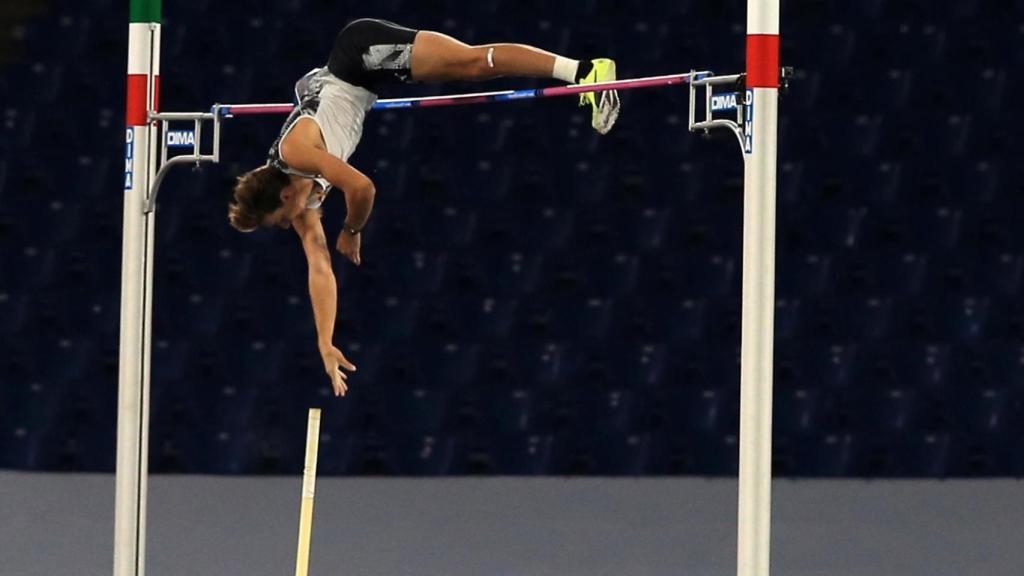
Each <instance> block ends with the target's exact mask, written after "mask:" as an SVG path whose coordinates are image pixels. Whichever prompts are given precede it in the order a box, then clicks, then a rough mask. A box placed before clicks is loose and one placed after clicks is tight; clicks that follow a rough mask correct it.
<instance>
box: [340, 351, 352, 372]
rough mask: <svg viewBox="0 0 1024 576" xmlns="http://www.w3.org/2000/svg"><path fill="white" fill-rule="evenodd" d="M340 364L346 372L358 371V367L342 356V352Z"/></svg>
mask: <svg viewBox="0 0 1024 576" xmlns="http://www.w3.org/2000/svg"><path fill="white" fill-rule="evenodd" d="M338 364H341V365H342V366H344V367H345V369H346V370H351V371H353V372H355V371H356V365H355V364H353V363H351V362H349V361H348V358H345V355H344V354H342V353H341V352H340V351H339V352H338Z"/></svg>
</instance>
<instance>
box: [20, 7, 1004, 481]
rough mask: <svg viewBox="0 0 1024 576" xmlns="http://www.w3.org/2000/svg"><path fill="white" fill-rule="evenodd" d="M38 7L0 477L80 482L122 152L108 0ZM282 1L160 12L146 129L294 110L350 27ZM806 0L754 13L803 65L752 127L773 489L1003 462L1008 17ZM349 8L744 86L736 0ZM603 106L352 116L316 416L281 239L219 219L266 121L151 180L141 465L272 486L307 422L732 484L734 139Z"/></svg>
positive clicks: (647, 95) (302, 273)
mask: <svg viewBox="0 0 1024 576" xmlns="http://www.w3.org/2000/svg"><path fill="white" fill-rule="evenodd" d="M50 4H51V10H50V12H48V13H46V14H43V15H41V16H38V17H35V18H33V19H31V20H29V21H28V22H26V23H25V24H24V26H23V27H22V28H21V29H20V30H22V34H21V35H20V38H15V39H14V41H15V44H16V48H17V49H18V50H17V51H15V52H12V54H14V55H15V56H17V57H16V58H15V59H14V60H13V61H11V62H9V63H5V64H3V65H2V71H3V73H2V74H0V102H3V104H2V105H0V422H2V424H3V429H2V430H0V466H3V467H10V468H19V469H40V470H68V471H72V470H88V471H109V469H111V467H112V466H113V462H112V457H113V453H114V452H113V450H112V448H111V445H112V442H113V434H114V428H113V422H114V421H115V418H114V413H113V410H114V406H115V404H114V402H113V400H114V397H113V393H112V391H113V390H114V388H113V383H114V381H115V380H116V372H117V370H116V351H117V349H116V344H117V338H118V334H119V312H120V310H119V305H118V302H119V295H118V294H119V280H120V253H121V240H122V239H121V231H120V227H121V224H120V218H121V208H122V207H121V201H120V198H121V194H120V193H119V192H118V191H119V190H121V185H120V180H121V178H122V174H121V164H120V159H119V158H117V157H116V156H110V155H109V154H108V152H109V150H114V149H120V146H122V145H123V138H124V134H123V125H122V116H121V115H120V114H121V112H120V110H121V106H120V104H118V103H119V102H123V98H124V86H123V83H118V82H110V78H116V77H120V75H122V74H123V62H124V54H125V50H126V41H127V35H126V33H125V31H124V28H123V24H119V23H118V21H117V20H116V19H113V20H111V19H104V18H96V16H95V15H96V14H100V13H105V12H103V11H107V12H110V11H112V10H114V8H115V6H114V3H113V2H111V0H100V1H99V2H93V3H91V4H90V5H89V6H88V7H84V6H83V5H81V4H80V3H75V2H71V1H69V0H56V1H54V2H51V3H50ZM321 4H322V3H321ZM311 8H313V6H312V4H311V3H310V2H308V1H307V0H295V1H292V2H287V3H279V4H267V3H266V2H262V1H260V0H245V1H243V2H240V3H234V4H232V5H231V6H230V7H229V6H227V5H225V4H223V3H218V2H214V1H211V0H198V1H196V2H191V3H188V4H187V5H185V4H181V3H177V4H169V5H167V6H165V12H166V13H165V18H164V24H165V25H164V28H163V30H164V32H163V42H162V60H163V62H162V77H161V84H162V93H161V107H162V108H163V109H164V110H188V109H205V108H206V107H208V106H209V105H210V104H211V103H213V102H226V101H238V102H250V101H286V100H289V99H291V98H292V83H293V81H294V80H295V79H296V78H297V77H299V76H300V75H301V74H303V73H304V72H306V71H307V70H309V69H310V68H312V67H314V66H319V65H323V64H324V61H325V60H326V57H327V54H328V51H329V49H330V46H331V44H332V43H333V39H334V36H335V34H336V32H337V29H338V28H339V27H340V26H341V25H343V24H344V22H346V21H347V20H349V19H351V18H352V17H353V15H354V14H355V12H354V11H355V10H356V9H357V8H358V7H357V6H355V4H354V3H351V2H348V3H346V2H341V3H334V4H331V5H326V4H322V5H317V6H315V8H316V10H317V11H318V13H320V14H322V17H321V18H320V19H318V20H315V21H314V20H309V19H308V18H301V17H299V15H301V14H304V13H306V12H308V10H310V9H311ZM799 8H800V9H799V10H793V11H791V13H787V14H786V15H785V19H784V21H783V22H784V30H783V56H784V59H788V58H794V56H793V55H794V54H796V55H797V56H796V60H794V61H793V62H784V64H790V63H792V64H795V65H796V66H797V67H798V68H800V70H799V74H798V80H797V81H795V82H794V84H793V86H792V88H791V90H790V92H789V93H788V94H786V95H785V96H784V97H783V98H782V100H781V107H780V111H781V118H780V158H779V175H780V180H779V189H778V207H777V208H778V211H777V220H778V228H777V230H778V232H777V244H778V250H777V255H776V264H777V269H776V280H777V287H776V303H775V318H774V320H775V336H776V356H775V373H776V380H775V382H776V389H775V439H776V442H775V454H774V455H773V459H774V461H775V463H776V471H777V472H778V473H780V474H785V475H796V476H828V477H834V476H882V477H892V476H929V477H948V476H958V475H971V476H978V475H1016V476H1020V475H1021V474H1024V458H1022V457H1021V451H1020V450H1019V443H1020V439H1021V432H1022V430H1024V411H1022V404H1021V402H1022V401H1024V400H1022V398H1024V397H1022V393H1021V390H1022V382H1024V361H1022V358H1024V354H1022V347H1021V342H1022V339H1024V305H1022V304H1021V302H1020V300H1021V299H1020V295H1021V290H1022V285H1024V255H1022V252H1021V249H1020V246H1021V244H1022V242H1024V235H1022V233H1021V230H1024V226H1022V222H1021V218H1020V217H1019V214H1021V213H1022V212H1021V205H1020V204H1021V195H1020V191H1021V189H1022V187H1021V182H1024V169H1022V168H1021V166H1020V163H1019V162H1018V161H1017V160H1016V158H1015V157H1013V151H1014V150H1015V147H1014V145H1015V135H1016V132H1018V131H1019V130H1018V128H1019V127H1020V124H1021V122H1020V120H1019V119H1018V118H1017V117H1016V116H1015V115H1014V114H1012V113H1008V112H1007V110H1009V109H1010V108H1012V104H1013V96H1014V95H1015V94H1016V93H1018V92H1020V90H1021V88H1022V87H1024V80H1022V78H1024V76H1022V75H1021V74H1019V73H1018V72H1017V71H1018V70H1019V69H1021V65H1022V64H1024V58H1022V56H1021V54H1024V51H1021V50H1013V49H1007V48H1005V46H1002V45H1000V44H999V43H993V42H992V41H991V39H992V38H1003V37H1005V38H1009V39H1011V40H1010V42H1011V44H1010V46H1011V47H1012V46H1015V45H1016V44H1014V43H1013V42H1015V41H1019V39H1020V30H1019V29H1018V28H1019V26H1018V24H1019V21H1020V20H1021V18H1024V4H1022V3H1021V2H1019V1H1015V2H981V1H978V0H967V1H962V2H955V3H949V2H930V1H927V0H898V1H892V2H882V1H880V0H867V1H862V2H852V3H851V2H839V1H836V0H822V1H814V2H804V3H802V4H801V5H800V6H799ZM359 9H362V8H359ZM376 10H377V14H375V15H377V16H380V17H384V18H389V19H393V20H398V21H400V22H402V23H407V24H409V25H412V26H416V27H422V28H430V29H438V30H440V31H442V32H445V33H448V34H451V35H453V36H456V37H458V38H460V39H463V40H465V41H468V42H473V43H487V42H495V41H506V40H508V41H518V42H527V43H533V44H536V45H538V46H540V47H541V48H544V49H546V50H551V51H555V52H558V53H565V54H569V55H597V54H608V55H611V56H613V57H616V58H617V59H618V61H619V71H620V75H622V76H631V77H635V76H642V75H654V74H661V73H665V72H671V71H674V70H673V66H674V64H673V65H669V64H666V63H668V62H669V61H670V60H672V59H673V58H675V57H676V56H678V55H680V54H682V55H685V60H686V62H685V63H684V64H685V66H690V65H695V66H704V65H707V66H710V67H712V68H713V69H714V70H716V71H719V72H729V71H732V70H738V69H741V68H742V57H743V52H742V50H741V49H739V44H736V43H735V42H733V40H735V38H732V39H728V38H725V37H718V38H717V40H716V38H714V37H712V36H711V35H709V34H712V33H713V31H715V30H728V29H730V27H736V26H740V27H738V28H736V29H738V30H741V29H742V28H741V23H742V18H743V14H744V11H743V3H742V2H740V1H739V0H727V1H723V2H713V3H708V2H697V1H695V0H685V1H679V2H654V3H651V2H641V1H638V0H628V1H624V2H605V1H600V2H583V3H557V4H552V3H544V2H539V1H537V0H527V1H525V2H513V1H511V0H483V1H480V2H475V3H471V4H466V3H459V2H454V1H452V0H427V1H423V2H411V1H409V0H393V1H390V2H386V3H384V4H382V5H380V6H377V7H376ZM239 13H243V14H246V17H244V18H241V19H239V18H237V15H238V14H239ZM323 22H327V24H323ZM786 23H788V24H786ZM54 31H56V32H54ZM723 38H725V40H728V41H729V42H732V48H729V46H728V44H727V43H726V42H725V40H723ZM1017 43H1018V44H1019V42H1017ZM804 46H815V47H816V49H815V50H812V51H806V50H803V48H802V47H804ZM979 63H981V64H979ZM948 70H958V71H965V72H961V73H959V74H960V76H961V77H962V78H964V79H965V80H964V81H963V82H960V83H952V82H949V81H948V79H947V78H946V76H948V74H947V72H946V71H948ZM839 71H844V72H845V71H853V72H854V73H844V74H840V73H839ZM866 79H870V81H866ZM549 84H550V83H549V82H547V81H544V80H525V81H523V80H513V79H501V80H497V81H495V82H493V83H489V84H488V85H487V86H486V87H482V85H478V84H473V83H456V84H451V85H448V86H435V85H409V86H395V87H389V89H388V90H387V93H384V94H382V96H384V97H388V96H395V95H399V94H412V93H416V94H434V95H436V94H442V93H449V92H450V91H471V90H473V91H475V90H480V89H491V88H494V89H498V88H504V87H513V88H517V87H522V86H542V85H549ZM622 97H623V103H624V107H623V114H622V117H621V118H620V120H619V123H618V126H616V128H615V130H614V131H613V132H612V133H611V134H609V135H607V136H598V135H596V134H595V133H594V132H593V131H592V130H590V129H589V126H588V122H589V118H588V116H587V112H586V110H583V109H577V108H576V106H575V102H574V101H573V100H572V99H567V100H566V99H549V100H537V101H534V102H532V103H530V104H524V103H521V104H516V103H510V104H508V105H502V106H500V107H499V106H479V107H465V108H451V109H429V110H428V109H422V110H419V111H416V112H410V111H404V110H396V111H388V112H378V111H375V112H373V113H371V115H370V116H369V117H368V119H367V122H366V125H365V129H364V135H363V139H362V141H361V143H360V145H359V149H358V151H357V152H356V153H355V155H354V156H353V157H352V158H351V161H352V163H353V165H355V166H356V167H358V168H359V169H360V170H362V171H363V172H364V173H366V174H367V175H368V176H369V177H370V178H371V179H373V180H374V182H375V185H376V187H377V191H378V194H377V197H376V206H375V215H374V218H373V219H372V220H371V221H370V223H369V226H368V227H367V229H366V231H365V233H364V236H363V251H362V256H363V264H362V266H359V267H356V266H353V265H351V264H350V263H348V262H346V261H345V260H344V259H343V258H342V257H341V256H340V255H339V254H337V253H334V254H333V255H332V258H333V261H334V263H335V264H337V266H336V267H335V269H336V272H337V277H338V284H339V305H338V314H337V321H336V325H335V341H336V343H337V345H338V347H339V348H340V349H341V350H343V351H344V353H345V354H346V355H347V356H348V357H349V358H350V359H351V360H352V361H353V362H355V363H356V364H357V365H358V366H359V370H358V371H357V372H355V373H353V374H352V375H351V378H350V383H351V388H350V391H349V393H348V395H346V397H344V398H336V397H334V396H333V391H332V390H331V386H330V380H329V379H328V378H327V376H326V375H325V374H324V368H323V363H322V361H321V359H320V357H319V355H318V354H317V350H316V346H315V344H316V340H315V338H316V326H315V323H314V320H313V316H312V314H311V310H310V308H311V306H310V303H309V295H308V288H307V286H306V279H307V270H306V266H305V263H304V259H303V257H302V250H301V245H300V243H299V242H298V241H297V239H296V238H295V237H294V235H293V234H292V232H290V231H283V230H260V231H257V232H255V233H252V234H239V233H237V232H236V231H234V230H232V229H231V228H230V227H229V226H227V222H226V217H225V199H226V198H227V197H228V196H229V194H230V189H231V185H232V182H233V179H234V177H235V176H237V175H238V174H240V173H241V172H242V171H244V170H248V169H250V168H251V167H253V166H256V165H258V164H259V163H261V162H262V161H263V160H264V157H265V153H266V149H267V146H268V145H269V144H270V142H271V141H272V139H273V138H274V137H275V136H276V135H277V134H278V131H279V129H280V121H281V118H280V117H272V118H236V119H232V120H230V121H229V122H228V124H227V125H226V129H225V131H224V134H223V138H224V149H223V150H222V154H223V156H224V158H223V160H224V164H221V165H217V166H207V167H204V169H203V170H202V171H200V172H193V171H188V170H181V171H175V172H172V174H171V175H170V176H169V178H168V179H167V181H166V188H165V190H164V191H163V192H162V193H161V199H160V205H159V210H158V213H157V225H156V237H157V245H156V265H155V301H156V303H155V305H154V307H153V316H154V318H153V330H154V339H153V340H154V342H153V348H152V350H153V352H152V396H153V398H152V406H153V410H152V438H153V444H152V446H151V457H152V462H151V465H152V467H153V469H154V470H155V471H160V472H185V473H211V472H212V473H228V474H238V473H241V474H268V473H289V474H291V473H296V472H297V471H298V470H299V469H300V467H301V462H300V455H301V451H300V450H299V449H298V448H297V446H300V445H301V443H302V442H303V436H304V426H305V410H306V409H307V408H308V407H310V406H321V407H323V408H324V420H323V434H322V440H321V472H322V473H324V474H414V475H434V474H473V473H497V474H601V475H605V474H611V475H614V474H628V475H635V474H659V473H673V474H693V475H723V474H726V475H727V474H735V473H736V466H737V460H736V450H737V442H738V438H737V409H738V391H739V388H738V386H739V366H738V356H737V350H738V345H739V339H740V298H741V281H742V222H743V220H742V210H743V201H742V194H741V190H742V184H743V179H742V173H741V167H742V165H741V162H739V161H738V159H737V157H736V156H735V142H733V141H732V140H731V139H730V138H717V137H716V138H710V139H707V140H701V139H698V138H695V137H691V136H690V135H687V134H686V133H685V127H684V124H685V121H686V109H685V96H684V93H683V92H681V91H679V90H676V89H665V90H648V91H635V92H629V93H623V94H622ZM69 126H71V127H77V129H69V128H68V127H69ZM105 151H106V152H105ZM54 166H58V167H59V168H54ZM341 196H342V195H341V194H338V195H337V196H332V197H331V198H330V199H329V200H328V205H327V207H326V209H325V214H324V223H325V228H326V229H327V231H328V234H331V235H333V234H335V233H336V232H335V231H336V230H337V229H338V226H339V224H340V220H341V219H342V218H344V209H343V208H342V205H343V204H344V202H343V199H342V197H341ZM330 240H331V241H332V244H333V237H332V238H330Z"/></svg>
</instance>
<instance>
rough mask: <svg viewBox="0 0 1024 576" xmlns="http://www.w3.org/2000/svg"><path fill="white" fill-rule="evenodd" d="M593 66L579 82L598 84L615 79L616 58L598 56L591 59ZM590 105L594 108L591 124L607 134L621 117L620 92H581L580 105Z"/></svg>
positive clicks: (595, 128)
mask: <svg viewBox="0 0 1024 576" xmlns="http://www.w3.org/2000/svg"><path fill="white" fill-rule="evenodd" d="M591 63H592V64H593V68H592V69H591V70H590V73H589V74H587V75H586V76H584V77H583V78H581V79H580V81H579V84H596V83H598V82H611V81H613V80H615V60H611V59H609V58H597V59H595V60H591ZM587 105H589V106H590V107H591V108H592V109H593V118H592V120H591V125H592V126H593V127H594V130H597V131H598V132H599V133H601V134H607V133H608V132H609V131H610V130H611V129H612V126H615V120H617V119H618V117H619V92H618V91H617V90H605V91H603V92H584V93H583V94H580V106H587Z"/></svg>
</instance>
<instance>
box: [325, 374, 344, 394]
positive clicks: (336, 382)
mask: <svg viewBox="0 0 1024 576" xmlns="http://www.w3.org/2000/svg"><path fill="white" fill-rule="evenodd" d="M332 372H333V373H329V374H328V376H330V378H331V388H334V395H335V396H341V395H342V394H343V393H344V391H345V383H344V382H342V380H341V377H340V376H339V375H338V374H339V371H338V370H333V371H332Z"/></svg>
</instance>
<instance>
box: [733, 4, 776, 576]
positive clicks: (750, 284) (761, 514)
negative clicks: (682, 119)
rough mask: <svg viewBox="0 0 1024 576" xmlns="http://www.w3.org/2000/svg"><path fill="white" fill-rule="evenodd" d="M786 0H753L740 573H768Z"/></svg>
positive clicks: (742, 360)
mask: <svg viewBox="0 0 1024 576" xmlns="http://www.w3.org/2000/svg"><path fill="white" fill-rule="evenodd" d="M778 88H779V0H747V94H746V106H745V110H744V143H745V145H744V152H745V154H744V184H743V196H744V201H743V290H742V291H743V296H742V300H743V312H742V329H741V332H742V334H741V342H740V348H741V353H740V365H741V367H740V439H739V444H740V468H739V506H738V511H739V518H738V533H737V546H736V549H737V550H736V560H737V562H736V574H737V576H768V573H769V570H770V554H769V553H770V551H771V481H772V459H771V458H772V355H773V352H774V350H773V347H774V342H773V332H772V330H773V326H774V313H775V189H776V162H777V145H778V139H777V133H778V96H779V90H778Z"/></svg>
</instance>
